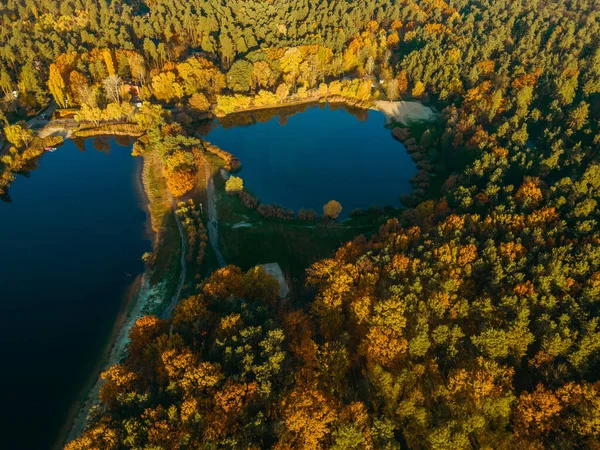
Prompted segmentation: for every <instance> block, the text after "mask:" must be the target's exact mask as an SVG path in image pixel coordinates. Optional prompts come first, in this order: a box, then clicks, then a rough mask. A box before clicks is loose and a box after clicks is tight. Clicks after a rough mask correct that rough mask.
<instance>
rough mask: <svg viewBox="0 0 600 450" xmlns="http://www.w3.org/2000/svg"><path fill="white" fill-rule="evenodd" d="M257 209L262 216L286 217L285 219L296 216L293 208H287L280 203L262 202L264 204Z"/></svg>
mask: <svg viewBox="0 0 600 450" xmlns="http://www.w3.org/2000/svg"><path fill="white" fill-rule="evenodd" d="M256 211H258V213H259V214H260V215H261V216H262V217H273V218H276V219H285V220H290V219H293V218H294V211H293V210H291V209H285V208H283V207H281V206H279V205H269V204H262V205H259V207H258V208H256Z"/></svg>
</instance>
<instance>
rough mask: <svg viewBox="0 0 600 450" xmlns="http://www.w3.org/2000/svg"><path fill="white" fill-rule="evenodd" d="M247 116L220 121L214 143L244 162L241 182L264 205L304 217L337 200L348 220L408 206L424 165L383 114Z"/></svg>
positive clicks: (210, 136) (333, 110)
mask: <svg viewBox="0 0 600 450" xmlns="http://www.w3.org/2000/svg"><path fill="white" fill-rule="evenodd" d="M302 109H303V112H301V113H296V111H294V110H289V111H286V112H279V113H277V114H276V113H275V112H273V111H272V112H259V113H253V114H241V115H235V116H230V117H228V118H226V119H222V120H221V121H220V122H216V121H215V122H213V127H212V129H210V130H208V131H204V132H203V134H204V135H205V136H206V139H207V140H208V141H210V142H211V143H213V144H215V145H217V146H218V147H220V148H222V149H223V150H226V151H228V152H230V153H233V154H234V155H236V156H237V157H238V158H239V159H240V161H241V162H242V169H241V171H240V173H239V174H238V176H240V177H242V178H243V179H244V186H245V187H246V188H247V189H248V190H249V191H251V192H252V193H254V194H255V195H256V196H257V197H258V198H259V199H260V200H261V202H263V203H278V204H279V205H282V206H285V207H286V208H291V209H294V210H295V211H298V210H299V209H300V208H311V209H314V210H316V211H317V212H319V213H320V214H321V213H322V212H323V205H324V204H325V203H327V202H328V201H329V200H337V201H339V202H340V203H341V204H342V207H343V209H344V212H343V215H342V216H345V215H346V214H347V213H348V212H350V211H352V210H353V209H356V208H360V209H365V208H369V207H370V206H373V205H377V206H387V205H392V206H395V207H399V206H400V196H401V195H402V194H407V193H409V192H410V191H411V186H410V183H409V180H410V178H411V177H412V176H413V175H414V174H415V172H416V166H415V164H414V162H413V161H412V158H411V157H410V155H409V154H408V153H407V152H406V149H405V148H404V146H403V145H402V144H401V143H400V142H398V141H396V140H395V139H394V138H393V137H392V134H391V132H390V130H389V129H386V128H385V127H384V126H385V116H384V115H383V114H382V113H380V112H377V111H366V110H349V109H347V108H343V107H340V106H331V105H324V104H322V105H312V106H310V107H306V108H302Z"/></svg>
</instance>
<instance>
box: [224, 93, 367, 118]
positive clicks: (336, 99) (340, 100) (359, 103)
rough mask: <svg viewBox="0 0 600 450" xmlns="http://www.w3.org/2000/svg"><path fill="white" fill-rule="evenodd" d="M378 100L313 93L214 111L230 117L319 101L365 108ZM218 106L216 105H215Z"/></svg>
mask: <svg viewBox="0 0 600 450" xmlns="http://www.w3.org/2000/svg"><path fill="white" fill-rule="evenodd" d="M375 102H376V100H373V99H371V100H358V99H352V98H348V97H343V96H341V95H313V96H310V97H307V98H302V99H298V100H293V101H289V102H283V103H274V104H272V105H261V106H250V107H248V108H243V109H238V110H235V111H232V112H230V113H226V114H219V113H217V112H214V116H215V118H216V119H225V118H228V117H232V116H235V115H236V114H243V113H251V112H256V111H268V110H270V109H273V110H274V109H285V108H293V107H294V106H305V105H318V104H319V103H332V104H337V105H345V106H348V107H351V108H360V109H364V110H370V109H373V107H372V106H371V105H372V104H374V103H375ZM215 106H216V105H215Z"/></svg>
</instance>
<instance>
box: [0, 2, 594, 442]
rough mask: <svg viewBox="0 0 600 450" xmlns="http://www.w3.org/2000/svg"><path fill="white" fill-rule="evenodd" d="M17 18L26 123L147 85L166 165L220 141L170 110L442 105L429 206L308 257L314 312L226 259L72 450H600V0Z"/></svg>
mask: <svg viewBox="0 0 600 450" xmlns="http://www.w3.org/2000/svg"><path fill="white" fill-rule="evenodd" d="M0 18H1V19H0V20H2V23H1V25H2V26H1V27H0V87H1V89H2V91H3V92H4V95H5V99H4V100H5V101H4V103H3V105H4V106H3V110H4V115H5V116H6V118H11V117H13V116H19V115H24V114H27V113H28V112H31V111H35V110H37V109H39V108H40V107H41V106H42V105H44V104H45V103H46V102H47V101H48V99H49V98H50V96H52V98H54V99H55V100H56V102H57V103H58V104H59V105H60V106H62V107H76V108H77V109H78V114H79V115H80V117H82V118H83V119H85V120H101V119H119V120H128V118H129V120H131V117H129V116H131V115H132V114H133V112H132V110H131V109H130V106H128V105H129V103H127V102H126V101H124V100H128V99H129V97H128V96H135V95H137V96H139V97H140V98H141V99H143V100H147V101H149V102H150V101H151V102H153V103H155V105H154V106H148V105H145V106H143V107H142V110H141V112H142V114H141V115H139V116H138V117H137V119H136V120H137V121H138V123H140V125H142V126H143V128H144V129H145V130H149V132H148V134H147V135H146V136H144V137H143V138H142V139H141V144H140V146H139V148H140V151H144V148H142V147H146V148H147V147H149V146H150V147H160V148H161V149H163V150H161V152H163V154H164V155H165V164H167V166H168V167H171V166H172V167H178V165H181V164H183V163H182V161H186V160H187V159H190V158H193V155H194V152H195V151H196V150H195V148H196V147H197V146H198V145H200V144H199V143H198V142H197V141H196V140H195V138H191V137H188V136H186V135H185V134H186V132H185V131H184V129H183V127H186V126H187V127H189V123H186V121H185V120H183V119H184V118H185V117H184V118H183V119H180V122H181V123H182V124H183V127H182V125H179V124H177V123H171V122H170V120H171V119H165V114H163V111H162V107H161V106H159V104H161V105H162V106H164V107H171V106H174V105H179V106H181V107H182V108H183V107H185V108H184V109H186V108H187V109H192V110H198V111H209V110H211V108H214V107H215V105H216V108H220V109H221V111H223V112H224V113H227V112H229V111H232V110H235V109H236V105H237V104H242V105H248V104H249V102H250V101H253V102H256V101H257V100H256V99H257V98H258V99H259V102H260V101H261V100H260V99H262V101H264V103H265V104H270V103H277V102H278V101H281V100H282V99H285V98H286V97H287V96H288V95H290V93H295V94H298V93H301V94H302V93H305V95H307V96H309V95H310V92H311V91H312V90H319V89H324V90H329V89H332V86H333V88H334V89H335V93H336V94H339V95H342V96H347V97H352V98H356V99H359V100H368V99H370V98H371V96H372V95H373V94H372V92H371V86H372V83H371V79H377V80H378V81H381V82H382V86H384V90H385V94H386V96H387V97H388V98H390V99H396V98H399V97H405V96H411V97H414V98H422V99H424V100H427V101H429V102H432V103H435V104H436V105H437V106H438V108H439V109H440V110H441V111H442V113H441V118H440V120H441V126H437V127H435V129H432V130H426V131H422V130H421V131H420V134H418V135H415V134H414V133H413V139H414V140H415V141H416V142H417V143H418V145H420V146H422V147H423V148H424V149H426V151H427V156H428V159H429V161H430V162H431V167H432V168H434V169H435V177H436V180H437V182H436V183H433V182H432V183H431V186H430V187H429V191H428V192H427V193H426V196H427V199H426V201H421V202H420V203H419V204H415V205H414V207H412V208H409V209H406V210H404V211H403V212H402V213H401V214H400V215H399V216H398V218H397V219H393V220H391V221H389V222H388V223H387V224H386V225H385V226H383V227H381V229H380V230H379V232H378V233H376V234H374V235H372V236H358V237H357V238H356V239H355V240H354V241H353V242H350V243H347V244H346V245H344V246H342V247H341V248H340V249H339V250H338V251H337V252H336V253H335V254H334V255H332V256H331V257H330V258H327V259H324V260H321V261H318V262H316V263H315V264H314V265H312V266H311V267H309V268H307V272H306V285H307V289H309V290H310V292H311V293H312V300H311V301H309V302H290V301H287V300H279V299H278V296H277V289H278V287H277V284H276V283H275V282H274V281H273V280H272V279H271V278H269V277H268V276H266V275H265V274H264V273H263V272H262V271H261V270H260V269H252V270H250V271H248V272H245V273H244V272H242V271H241V270H240V269H238V268H235V267H232V266H228V267H226V268H224V269H220V270H219V271H217V272H215V273H214V274H213V275H212V276H210V277H209V278H208V279H206V280H203V281H201V282H200V283H199V285H198V286H197V293H196V295H193V296H191V297H189V298H187V299H186V300H184V301H182V302H181V303H180V304H179V305H178V306H177V308H176V310H175V312H174V314H173V317H172V318H171V319H169V320H162V319H158V318H156V317H153V316H149V317H145V318H143V319H141V320H139V321H138V322H137V323H136V325H135V327H134V328H133V329H132V331H131V344H130V347H129V356H128V358H127V359H126V360H124V361H122V363H121V364H118V365H116V366H113V367H112V368H111V369H110V370H108V371H106V372H105V373H103V375H102V377H103V378H104V379H105V380H106V382H105V384H104V386H103V388H102V391H101V401H102V404H101V406H99V407H97V408H95V409H94V411H93V413H92V417H91V420H90V424H89V426H88V429H87V431H86V432H85V433H84V435H83V436H82V437H80V438H79V439H77V440H75V441H73V442H71V443H69V444H68V445H67V447H66V448H67V449H68V450H83V449H86V450H89V449H126V448H130V449H142V448H143V449H157V450H158V449H187V448H189V449H192V448H232V449H233V448H235V449H238V448H240V449H241V448H244V449H255V448H256V449H258V448H274V449H279V450H283V449H298V448H306V449H330V448H331V449H401V448H435V449H462V448H465V449H466V448H517V449H521V448H522V449H531V448H535V449H542V448H556V449H566V448H591V449H598V448H600V375H599V374H600V304H599V299H600V226H599V224H598V220H599V216H598V201H599V198H600V160H599V156H598V155H599V150H600V132H599V131H600V130H599V129H600V5H599V4H598V2H597V1H594V0H549V1H537V0H513V1H510V0H496V1H492V0H487V1H486V0H456V1H450V2H448V3H445V2H444V1H443V0H423V1H418V0H414V1H413V0H403V1H391V0H365V1H361V2H348V1H345V0H330V1H326V0H310V1H308V0H294V1H287V0H286V1H278V2H269V1H259V0H247V1H240V0H237V1H228V2H225V1H220V0H195V1H185V2H184V1H180V0H152V1H151V0H147V1H131V2H123V1H117V0H115V1H112V2H110V1H108V0H106V1H105V0H97V1H96V0H75V1H57V0H45V1H41V0H8V1H6V2H4V3H3V5H1V6H0ZM335 83H337V84H335ZM124 85H131V86H135V87H136V92H135V93H134V94H132V93H131V90H130V88H127V89H126V90H125V91H124V90H123V89H122V88H123V86H124ZM13 91H15V92H17V95H14V94H13ZM249 99H250V100H249ZM111 105H112V106H111ZM211 105H212V106H211ZM188 107H189V108H188ZM5 120H6V119H5ZM161 130H162V132H159V131H161ZM168 161H171V163H168ZM384 163H385V162H382V164H384ZM169 164H171V166H169ZM171 184H172V185H174V190H175V192H184V191H185V190H186V189H187V187H186V186H185V185H186V184H188V183H186V182H185V180H184V181H183V182H178V180H171ZM182 184H183V185H184V188H182V187H181V185H182Z"/></svg>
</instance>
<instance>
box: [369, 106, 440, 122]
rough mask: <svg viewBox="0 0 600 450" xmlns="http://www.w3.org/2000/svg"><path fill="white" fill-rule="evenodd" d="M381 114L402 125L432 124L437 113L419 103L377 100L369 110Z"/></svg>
mask: <svg viewBox="0 0 600 450" xmlns="http://www.w3.org/2000/svg"><path fill="white" fill-rule="evenodd" d="M371 109H373V110H375V111H379V112H382V113H383V114H385V116H386V117H387V118H388V119H389V120H395V121H396V122H400V123H402V124H403V125H409V124H410V123H411V122H433V121H434V120H435V119H436V118H437V112H436V111H435V110H434V109H433V108H431V107H429V106H425V105H423V104H421V103H419V102H405V101H398V102H390V101H385V100H378V101H376V102H375V105H374V106H373V107H372V108H371Z"/></svg>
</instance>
